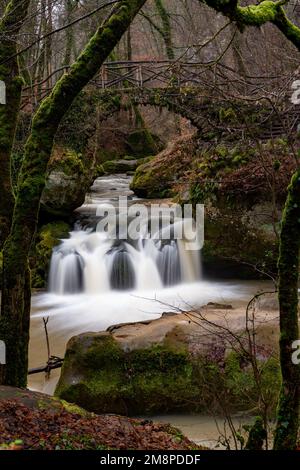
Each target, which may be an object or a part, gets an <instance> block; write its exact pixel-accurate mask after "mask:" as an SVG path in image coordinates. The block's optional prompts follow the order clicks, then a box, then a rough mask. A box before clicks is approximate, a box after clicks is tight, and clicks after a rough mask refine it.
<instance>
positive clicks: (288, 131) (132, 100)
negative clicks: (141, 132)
mask: <svg viewBox="0 0 300 470" xmlns="http://www.w3.org/2000/svg"><path fill="white" fill-rule="evenodd" d="M64 70H65V69H64ZM62 72H63V71H62V70H60V71H58V72H57V73H58V76H57V77H56V78H59V76H60V75H61V73H62ZM59 74H60V75H59ZM52 79H53V78H52ZM283 88H284V87H283V83H282V82H280V80H279V79H278V77H276V78H272V77H271V78H270V77H268V78H264V77H263V78H262V77H248V78H247V79H243V78H241V77H240V76H238V75H237V74H236V73H235V72H234V71H232V70H231V69H229V68H228V67H227V68H226V67H225V66H224V65H221V64H215V65H214V66H213V67H205V66H204V65H203V64H201V63H194V62H191V63H188V62H182V61H131V62H126V61H123V62H122V61H121V62H108V63H106V64H104V65H103V67H102V68H101V70H100V73H99V74H98V75H97V76H96V77H95V79H94V80H93V81H92V82H91V83H90V84H89V85H88V86H87V87H86V88H85V90H84V91H83V93H82V94H81V95H80V96H79V97H78V99H77V100H76V102H75V103H74V105H73V107H72V109H71V111H70V113H69V114H70V116H73V124H74V113H75V114H76V116H77V118H78V116H79V115H80V123H81V124H82V125H83V124H84V126H85V130H86V133H87V134H89V135H90V134H91V133H92V132H93V127H94V126H93V125H92V124H91V123H90V121H91V119H90V118H91V116H95V112H96V109H97V115H98V117H99V119H98V122H99V120H100V122H101V121H104V120H105V119H107V118H108V117H110V116H111V115H112V114H113V113H115V112H119V111H120V110H122V109H129V107H130V106H132V105H133V104H136V105H142V106H156V107H159V108H167V109H168V110H169V111H171V112H173V113H176V114H179V115H180V116H182V117H184V118H186V119H188V120H189V121H190V122H191V124H192V125H193V126H195V127H196V128H197V129H198V131H199V133H200V135H201V137H202V138H204V139H209V140H210V139H212V138H214V137H216V138H225V137H228V138H231V136H232V137H233V138H244V137H251V138H258V139H272V138H276V137H281V136H291V135H295V133H296V131H298V130H299V124H300V118H299V116H300V112H299V111H300V109H299V105H297V106H296V105H293V104H292V103H291V102H290V100H289V87H286V92H285V93H282V91H280V90H282V89H283ZM277 90H278V92H277ZM29 92H30V93H27V92H26V93H25V96H24V100H25V102H26V105H28V100H29V99H30V96H31V97H32V89H31V90H29ZM46 94H47V91H45V93H44V95H43V96H45V95H46ZM35 99H36V98H35ZM32 107H34V105H32ZM70 116H69V117H67V118H66V121H67V122H69V124H70V120H71V117H70ZM74 125H75V124H74ZM75 127H76V125H75Z"/></svg>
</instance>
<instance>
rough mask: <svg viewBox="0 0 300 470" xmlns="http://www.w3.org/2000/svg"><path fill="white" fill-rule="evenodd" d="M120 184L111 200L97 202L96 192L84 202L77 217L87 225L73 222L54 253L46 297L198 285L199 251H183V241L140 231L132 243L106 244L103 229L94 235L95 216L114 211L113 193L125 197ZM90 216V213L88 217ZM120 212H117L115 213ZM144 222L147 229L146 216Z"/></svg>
mask: <svg viewBox="0 0 300 470" xmlns="http://www.w3.org/2000/svg"><path fill="white" fill-rule="evenodd" d="M99 180H102V179H101V178H99V179H98V180H97V182H96V184H95V186H94V187H95V188H96V190H97V188H98V187H99V186H98V183H99ZM119 180H120V178H119V179H116V181H115V183H116V185H117V188H113V189H112V188H111V187H110V186H109V188H110V189H111V192H112V191H114V192H113V194H112V195H110V197H108V198H107V197H105V196H106V195H105V196H102V197H101V192H100V195H99V190H98V192H96V197H93V195H92V196H89V197H88V198H87V201H86V203H85V204H84V206H83V207H82V208H81V213H83V214H86V215H87V216H88V218H89V223H88V224H87V221H85V226H84V223H83V222H82V221H81V223H78V224H77V229H76V230H74V231H73V232H71V233H70V238H68V239H66V240H62V242H61V244H60V245H59V246H58V247H57V248H55V250H54V252H53V256H52V260H51V268H50V274H49V292H51V293H55V294H58V295H69V294H79V293H85V294H90V295H92V294H100V293H103V292H109V291H111V290H136V291H137V292H139V291H144V290H153V289H161V288H163V286H166V287H167V286H171V285H177V284H181V283H192V282H196V281H199V280H200V273H201V269H200V252H199V251H188V250H187V249H186V242H185V240H184V239H179V240H175V239H169V240H163V241H162V240H160V239H159V237H157V238H156V237H154V238H151V237H150V233H149V232H148V231H147V229H146V231H145V227H144V229H143V233H142V235H141V236H140V238H139V240H137V241H136V240H131V239H129V238H128V239H127V240H126V241H125V240H122V239H121V240H120V239H111V238H110V237H109V235H108V233H107V232H105V231H104V230H102V231H98V230H99V225H98V222H99V221H100V220H101V217H100V216H98V215H97V214H100V213H103V210H101V209H103V208H107V207H108V203H109V204H112V205H113V206H115V207H116V202H117V196H116V195H115V191H116V190H118V185H119V189H120V190H119V192H118V195H120V194H122V195H123V194H127V195H128V187H126V186H125V184H124V181H126V178H123V180H124V181H122V184H120V181H119ZM111 181H114V179H111V180H110V182H111ZM128 183H129V180H128V179H127V185H128ZM103 185H104V187H105V185H107V178H104V181H103ZM100 191H101V189H100ZM129 194H130V193H129ZM134 202H137V199H136V200H135V201H134V200H131V204H132V203H134ZM93 211H94V212H95V214H93V217H91V214H92V213H93ZM121 211H122V208H121V210H120V211H119V214H121ZM116 212H117V213H118V208H117V207H116ZM122 214H123V212H122ZM148 222H149V225H151V218H150V216H149V220H148ZM179 223H181V224H182V225H183V224H184V221H183V222H176V224H179ZM86 224H87V225H86ZM114 227H116V229H117V230H116V231H117V232H118V231H119V232H121V231H124V223H123V222H122V224H121V225H119V224H118V222H117V223H116V224H115V226H114ZM172 227H174V225H172V224H171V223H170V224H169V225H167V226H166V227H165V228H163V230H164V232H165V233H166V232H167V233H171V231H172ZM96 228H97V230H96Z"/></svg>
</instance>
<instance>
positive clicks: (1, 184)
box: [0, 0, 30, 250]
mask: <svg viewBox="0 0 300 470" xmlns="http://www.w3.org/2000/svg"><path fill="white" fill-rule="evenodd" d="M29 3H30V0H25V1H23V2H20V1H19V0H12V1H10V2H9V3H8V5H7V8H6V10H5V12H4V15H3V17H2V19H1V20H0V36H1V42H0V64H1V62H3V61H4V60H5V59H7V57H10V56H14V55H15V54H16V52H17V41H16V37H17V35H18V34H19V31H20V29H21V27H22V25H23V22H24V19H25V18H26V16H27V11H28V7H29ZM0 80H2V81H3V82H4V84H5V86H6V104H0V194H1V198H0V250H1V249H2V247H3V243H4V241H5V239H6V238H7V236H8V234H9V230H10V224H11V217H12V212H13V205H14V197H13V192H12V185H11V175H10V156H11V150H12V145H13V142H14V138H15V132H16V125H17V119H18V113H19V108H20V100H21V90H22V83H23V81H22V78H21V76H20V73H19V64H18V60H17V58H16V57H14V59H12V60H11V61H10V62H7V63H5V64H2V65H0Z"/></svg>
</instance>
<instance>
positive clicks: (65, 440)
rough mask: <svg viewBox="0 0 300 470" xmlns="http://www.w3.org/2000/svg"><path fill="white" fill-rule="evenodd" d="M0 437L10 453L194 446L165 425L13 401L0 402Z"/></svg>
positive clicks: (163, 448) (186, 447)
mask: <svg viewBox="0 0 300 470" xmlns="http://www.w3.org/2000/svg"><path fill="white" fill-rule="evenodd" d="M0 435H1V442H0V444H6V448H9V449H10V450H18V449H19V448H23V449H36V450H37V449H44V450H54V449H76V450H80V449H89V450H93V449H94V450H96V449H101V448H102V449H103V448H111V449H147V450H155V449H158V450H161V449H162V450H166V449H171V450H172V449H174V450H176V449H177V450H181V449H189V448H191V447H193V448H194V447H195V444H193V443H191V442H190V441H188V439H185V438H181V437H179V435H178V433H177V435H176V431H174V430H173V429H172V428H171V427H170V426H168V425H165V424H160V423H152V422H151V421H145V420H144V421H141V420H136V419H129V418H125V417H121V416H116V415H93V414H87V415H86V416H81V415H78V414H76V413H70V412H68V411H67V410H66V409H64V408H63V407H61V408H57V409H53V408H49V409H47V408H46V409H45V408H43V409H38V408H32V407H29V406H27V405H26V404H23V403H21V402H19V401H16V400H5V401H1V402H0ZM21 441H22V442H21ZM22 443H23V444H22ZM7 446H8V447H7Z"/></svg>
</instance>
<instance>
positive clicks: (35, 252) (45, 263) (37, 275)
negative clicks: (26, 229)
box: [30, 221, 71, 288]
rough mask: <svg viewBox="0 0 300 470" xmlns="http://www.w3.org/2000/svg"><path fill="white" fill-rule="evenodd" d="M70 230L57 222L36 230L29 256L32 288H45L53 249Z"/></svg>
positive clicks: (63, 223) (67, 225) (68, 226)
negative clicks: (34, 241)
mask: <svg viewBox="0 0 300 470" xmlns="http://www.w3.org/2000/svg"><path fill="white" fill-rule="evenodd" d="M70 229H71V227H70V225H69V224H67V223H65V222H62V221H58V222H52V223H49V224H47V225H44V226H43V227H41V228H40V229H39V230H38V233H37V236H36V243H35V246H34V248H33V249H32V252H31V255H30V265H31V282H32V287H35V288H42V287H45V285H46V281H47V275H48V272H49V265H50V260H51V255H52V251H53V248H54V247H55V246H56V245H58V244H59V242H60V239H62V238H67V237H68V234H69V231H70Z"/></svg>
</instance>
